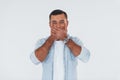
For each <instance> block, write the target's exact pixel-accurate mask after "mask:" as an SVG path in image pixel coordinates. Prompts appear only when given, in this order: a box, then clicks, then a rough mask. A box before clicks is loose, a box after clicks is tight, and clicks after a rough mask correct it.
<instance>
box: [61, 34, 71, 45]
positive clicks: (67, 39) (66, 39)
mask: <svg viewBox="0 0 120 80" xmlns="http://www.w3.org/2000/svg"><path fill="white" fill-rule="evenodd" d="M69 39H70V36H69V35H68V36H67V37H66V38H65V39H64V40H63V42H64V43H65V44H67V42H68V41H69Z"/></svg>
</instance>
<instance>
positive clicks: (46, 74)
mask: <svg viewBox="0 0 120 80" xmlns="http://www.w3.org/2000/svg"><path fill="white" fill-rule="evenodd" d="M70 39H72V40H73V41H74V42H75V43H76V44H78V45H79V46H81V47H82V50H81V52H80V55H78V56H77V57H75V56H74V55H73V53H72V52H71V50H70V49H69V48H68V47H67V45H65V46H64V68H65V80H77V71H76V69H77V68H76V67H77V59H79V60H81V61H83V62H87V61H88V60H89V57H90V52H89V50H88V49H87V48H85V47H84V45H83V43H82V42H81V41H80V40H79V39H78V38H76V37H72V36H70ZM46 40H47V38H42V39H40V40H39V41H38V42H37V44H36V47H35V50H36V49H37V48H39V47H40V46H42V45H43V44H44V43H45V41H46ZM54 47H55V43H53V45H52V47H51V48H50V50H49V54H48V56H47V57H46V59H45V60H44V61H43V62H40V61H39V60H38V59H37V57H36V56H35V53H34V51H33V52H32V54H31V55H30V59H31V60H32V62H33V63H34V64H39V63H42V67H43V73H42V80H53V63H54V61H53V57H54Z"/></svg>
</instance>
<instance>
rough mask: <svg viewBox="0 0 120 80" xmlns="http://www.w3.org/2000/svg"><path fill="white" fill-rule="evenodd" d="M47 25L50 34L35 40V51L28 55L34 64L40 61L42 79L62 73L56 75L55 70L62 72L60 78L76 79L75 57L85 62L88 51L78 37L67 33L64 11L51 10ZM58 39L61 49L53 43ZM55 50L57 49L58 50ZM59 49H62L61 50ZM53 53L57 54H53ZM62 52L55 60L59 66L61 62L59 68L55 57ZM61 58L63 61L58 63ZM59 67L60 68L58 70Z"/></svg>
mask: <svg viewBox="0 0 120 80" xmlns="http://www.w3.org/2000/svg"><path fill="white" fill-rule="evenodd" d="M49 26H50V30H51V34H50V36H49V37H47V38H43V39H41V40H39V41H38V42H37V44H36V48H35V51H34V52H33V53H32V54H31V56H30V58H31V60H32V62H33V63H35V64H39V63H42V65H43V76H42V80H55V79H57V78H55V77H56V76H59V77H60V75H62V74H60V73H59V72H58V73H57V74H58V75H57V74H56V73H55V71H56V70H58V71H61V72H62V73H63V74H64V76H62V77H64V78H62V79H60V80H77V71H76V66H77V59H80V60H81V61H83V62H87V61H88V60H89V57H90V52H89V51H88V49H86V48H85V47H84V46H83V44H82V42H81V41H80V40H79V39H78V38H76V37H72V36H70V35H68V33H67V28H68V17H67V14H66V12H64V11H62V10H59V9H57V10H53V11H52V12H51V13H50V15H49ZM59 41H61V43H60V45H63V46H62V47H63V49H60V47H59V46H57V48H58V49H57V48H55V45H57V43H56V42H59ZM56 50H58V52H57V51H56ZM61 50H63V52H61ZM55 53H57V55H59V56H57V55H56V56H54V55H55ZM62 53H63V55H62V56H63V57H61V58H62V59H61V60H58V62H57V63H58V65H59V66H61V65H62V64H63V67H62V68H61V67H59V66H58V65H57V64H55V62H56V59H55V58H56V57H58V58H59V57H60V56H61V55H60V54H62ZM62 60H63V63H60V64H59V62H60V61H62ZM56 66H57V67H56ZM55 67H56V68H55ZM58 67H59V68H58ZM57 68H58V69H57ZM60 68H61V70H59V69H60ZM62 70H63V71H62ZM57 80H58V79H57Z"/></svg>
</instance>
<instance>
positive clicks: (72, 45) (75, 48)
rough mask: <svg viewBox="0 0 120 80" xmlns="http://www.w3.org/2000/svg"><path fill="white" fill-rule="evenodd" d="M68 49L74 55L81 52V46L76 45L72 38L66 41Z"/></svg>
mask: <svg viewBox="0 0 120 80" xmlns="http://www.w3.org/2000/svg"><path fill="white" fill-rule="evenodd" d="M66 44H67V46H68V47H69V49H70V50H71V51H72V53H73V55H74V56H78V55H79V54H80V52H81V49H82V48H81V46H79V45H77V44H76V43H75V42H74V41H73V40H71V39H69V41H68V42H67V43H66Z"/></svg>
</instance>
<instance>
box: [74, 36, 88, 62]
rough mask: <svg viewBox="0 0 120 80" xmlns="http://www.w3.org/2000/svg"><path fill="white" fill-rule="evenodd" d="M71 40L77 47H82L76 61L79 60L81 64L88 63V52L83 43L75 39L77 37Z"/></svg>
mask: <svg viewBox="0 0 120 80" xmlns="http://www.w3.org/2000/svg"><path fill="white" fill-rule="evenodd" d="M72 40H73V41H74V42H75V43H76V44H78V45H79V46H81V47H82V50H81V52H80V54H79V55H78V56H77V58H78V59H80V60H81V61H83V62H88V60H89V58H90V51H89V50H88V49H87V48H86V47H85V46H84V45H83V43H82V42H81V41H80V40H79V39H78V38H77V37H74V38H73V37H72Z"/></svg>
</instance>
